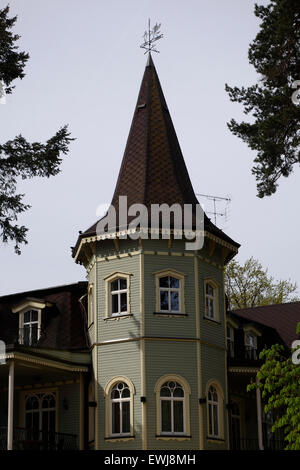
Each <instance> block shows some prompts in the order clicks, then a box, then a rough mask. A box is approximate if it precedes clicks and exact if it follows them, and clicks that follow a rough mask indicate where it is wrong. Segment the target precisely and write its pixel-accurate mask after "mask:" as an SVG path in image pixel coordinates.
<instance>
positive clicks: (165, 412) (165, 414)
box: [161, 400, 172, 432]
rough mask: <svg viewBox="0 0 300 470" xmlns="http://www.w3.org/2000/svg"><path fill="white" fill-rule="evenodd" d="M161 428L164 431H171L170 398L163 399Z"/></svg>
mask: <svg viewBox="0 0 300 470" xmlns="http://www.w3.org/2000/svg"><path fill="white" fill-rule="evenodd" d="M161 430H162V432H171V431H172V429H171V402H170V401H169V400H162V401H161Z"/></svg>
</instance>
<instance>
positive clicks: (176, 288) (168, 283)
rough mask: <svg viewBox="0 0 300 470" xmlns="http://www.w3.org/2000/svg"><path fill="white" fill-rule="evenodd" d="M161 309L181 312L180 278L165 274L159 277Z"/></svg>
mask: <svg viewBox="0 0 300 470" xmlns="http://www.w3.org/2000/svg"><path fill="white" fill-rule="evenodd" d="M159 307H160V308H159V311H160V312H174V313H179V312H180V280H179V279H177V278H176V277H172V276H165V277H161V278H160V279H159Z"/></svg>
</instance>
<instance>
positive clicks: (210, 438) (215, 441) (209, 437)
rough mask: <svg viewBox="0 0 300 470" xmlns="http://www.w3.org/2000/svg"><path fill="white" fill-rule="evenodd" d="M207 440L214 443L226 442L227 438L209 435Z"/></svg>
mask: <svg viewBox="0 0 300 470" xmlns="http://www.w3.org/2000/svg"><path fill="white" fill-rule="evenodd" d="M206 440H207V442H210V443H213V444H225V439H221V438H220V437H213V436H207V438H206Z"/></svg>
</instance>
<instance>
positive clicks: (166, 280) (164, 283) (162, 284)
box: [159, 276, 169, 287]
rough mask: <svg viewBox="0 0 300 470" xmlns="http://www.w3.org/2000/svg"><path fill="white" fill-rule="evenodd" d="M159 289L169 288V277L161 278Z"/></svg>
mask: <svg viewBox="0 0 300 470" xmlns="http://www.w3.org/2000/svg"><path fill="white" fill-rule="evenodd" d="M159 287H169V277H167V276H166V277H161V278H160V279H159Z"/></svg>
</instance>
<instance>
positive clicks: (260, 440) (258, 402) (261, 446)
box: [256, 377, 264, 450]
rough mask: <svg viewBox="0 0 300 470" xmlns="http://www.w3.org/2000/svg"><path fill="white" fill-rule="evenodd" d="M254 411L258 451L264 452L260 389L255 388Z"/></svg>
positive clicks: (257, 382)
mask: <svg viewBox="0 0 300 470" xmlns="http://www.w3.org/2000/svg"><path fill="white" fill-rule="evenodd" d="M256 385H259V379H258V378H257V377H256ZM256 410H257V434H258V447H259V450H264V444H263V433H262V412H261V393H260V388H258V387H257V388H256Z"/></svg>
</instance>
